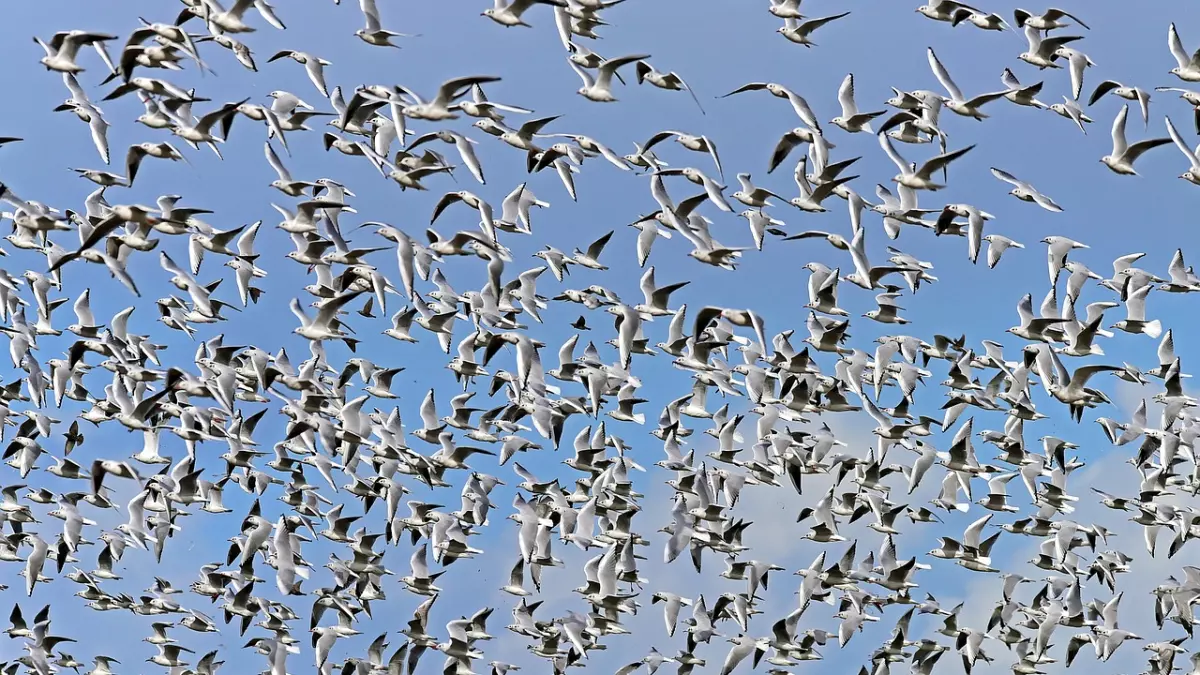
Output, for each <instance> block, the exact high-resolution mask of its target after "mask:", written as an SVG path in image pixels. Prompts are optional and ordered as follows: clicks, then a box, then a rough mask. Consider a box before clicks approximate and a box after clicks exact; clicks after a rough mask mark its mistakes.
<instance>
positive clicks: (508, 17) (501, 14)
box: [480, 0, 567, 28]
mask: <svg viewBox="0 0 1200 675" xmlns="http://www.w3.org/2000/svg"><path fill="white" fill-rule="evenodd" d="M537 4H541V5H552V6H554V7H566V6H567V3H566V2H565V0H512V1H511V2H509V3H507V4H505V1H504V0H496V4H495V6H494V7H491V8H489V9H485V10H483V12H481V13H480V16H486V17H487V18H489V19H491V20H492V21H495V22H496V23H498V24H500V25H501V26H504V27H506V28H512V27H513V26H525V27H526V28H529V27H530V26H529V24H527V23H525V20H524V19H522V18H521V16H522V15H524V14H525V12H526V11H527V10H529V8H530V7H533V6H534V5H537Z"/></svg>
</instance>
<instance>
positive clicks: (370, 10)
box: [310, 0, 411, 89]
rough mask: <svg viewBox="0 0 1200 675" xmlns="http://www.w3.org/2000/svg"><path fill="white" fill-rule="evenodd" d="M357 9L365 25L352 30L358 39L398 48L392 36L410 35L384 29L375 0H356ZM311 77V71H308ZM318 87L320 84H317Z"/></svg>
mask: <svg viewBox="0 0 1200 675" xmlns="http://www.w3.org/2000/svg"><path fill="white" fill-rule="evenodd" d="M358 6H359V9H361V10H362V13H363V18H364V19H365V20H366V22H367V25H366V27H365V28H359V29H358V30H356V31H354V34H355V35H357V36H358V39H360V40H362V41H363V42H365V43H367V44H369V45H372V46H375V47H395V48H396V49H400V45H398V44H395V43H393V42H392V38H394V37H411V36H409V35H406V34H404V33H396V32H394V31H390V30H386V29H385V28H384V27H383V22H381V21H380V20H379V8H378V7H377V6H376V5H375V0H358ZM310 77H311V73H310ZM317 88H318V89H320V88H321V86H320V85H317Z"/></svg>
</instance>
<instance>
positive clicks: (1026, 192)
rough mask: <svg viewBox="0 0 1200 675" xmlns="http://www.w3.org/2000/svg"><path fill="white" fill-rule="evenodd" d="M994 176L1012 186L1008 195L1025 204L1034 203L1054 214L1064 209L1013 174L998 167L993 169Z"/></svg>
mask: <svg viewBox="0 0 1200 675" xmlns="http://www.w3.org/2000/svg"><path fill="white" fill-rule="evenodd" d="M992 175H993V176H995V177H996V178H999V179H1000V180H1002V181H1004V182H1005V183H1009V184H1011V185H1012V186H1013V189H1012V190H1011V191H1010V192H1009V193H1008V194H1010V195H1012V196H1014V197H1016V198H1017V199H1020V200H1021V201H1023V202H1033V203H1035V204H1037V205H1038V206H1040V207H1042V208H1043V209H1046V210H1047V211H1053V212H1054V213H1061V212H1062V210H1063V209H1062V207H1061V206H1059V205H1058V204H1055V203H1054V200H1053V199H1050V198H1049V197H1047V196H1046V195H1044V194H1042V193H1041V192H1038V190H1037V188H1035V187H1033V186H1032V185H1030V184H1029V183H1026V182H1025V181H1023V180H1021V179H1020V178H1017V177H1016V176H1014V175H1012V174H1011V173H1009V172H1007V171H1004V170H1002V169H997V168H996V167H992Z"/></svg>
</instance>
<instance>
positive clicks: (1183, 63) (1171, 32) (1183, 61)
mask: <svg viewBox="0 0 1200 675" xmlns="http://www.w3.org/2000/svg"><path fill="white" fill-rule="evenodd" d="M1167 47H1168V48H1169V49H1170V50H1171V56H1174V57H1175V61H1176V63H1178V64H1179V65H1177V66H1176V67H1174V68H1172V69H1171V74H1172V75H1174V76H1175V77H1178V78H1179V79H1181V80H1183V81H1184V82H1200V50H1197V51H1196V53H1194V54H1191V55H1189V54H1188V53H1187V50H1185V49H1184V48H1183V40H1180V39H1179V33H1178V32H1177V31H1176V30H1175V23H1174V22H1172V23H1171V26H1170V27H1169V28H1167Z"/></svg>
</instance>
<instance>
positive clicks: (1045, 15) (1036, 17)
mask: <svg viewBox="0 0 1200 675" xmlns="http://www.w3.org/2000/svg"><path fill="white" fill-rule="evenodd" d="M1013 18H1014V19H1015V20H1016V23H1017V27H1018V28H1024V27H1026V26H1029V27H1030V28H1034V29H1037V30H1041V31H1052V30H1055V29H1057V28H1066V27H1067V26H1070V25H1071V24H1070V23H1068V22H1066V21H1063V19H1064V18H1067V19H1070V20H1071V21H1074V22H1075V23H1077V24H1079V25H1080V26H1083V27H1084V28H1087V29H1088V30H1091V28H1090V27H1089V26H1088V25H1087V24H1086V23H1084V22H1083V21H1081V20H1080V19H1079V17H1077V16H1075V15H1073V14H1071V13H1070V12H1066V11H1064V10H1061V9H1055V8H1053V7H1051V8H1050V9H1047V10H1046V11H1045V12H1042V13H1041V14H1033V13H1031V12H1028V11H1026V10H1023V9H1021V8H1017V9H1014V10H1013Z"/></svg>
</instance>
